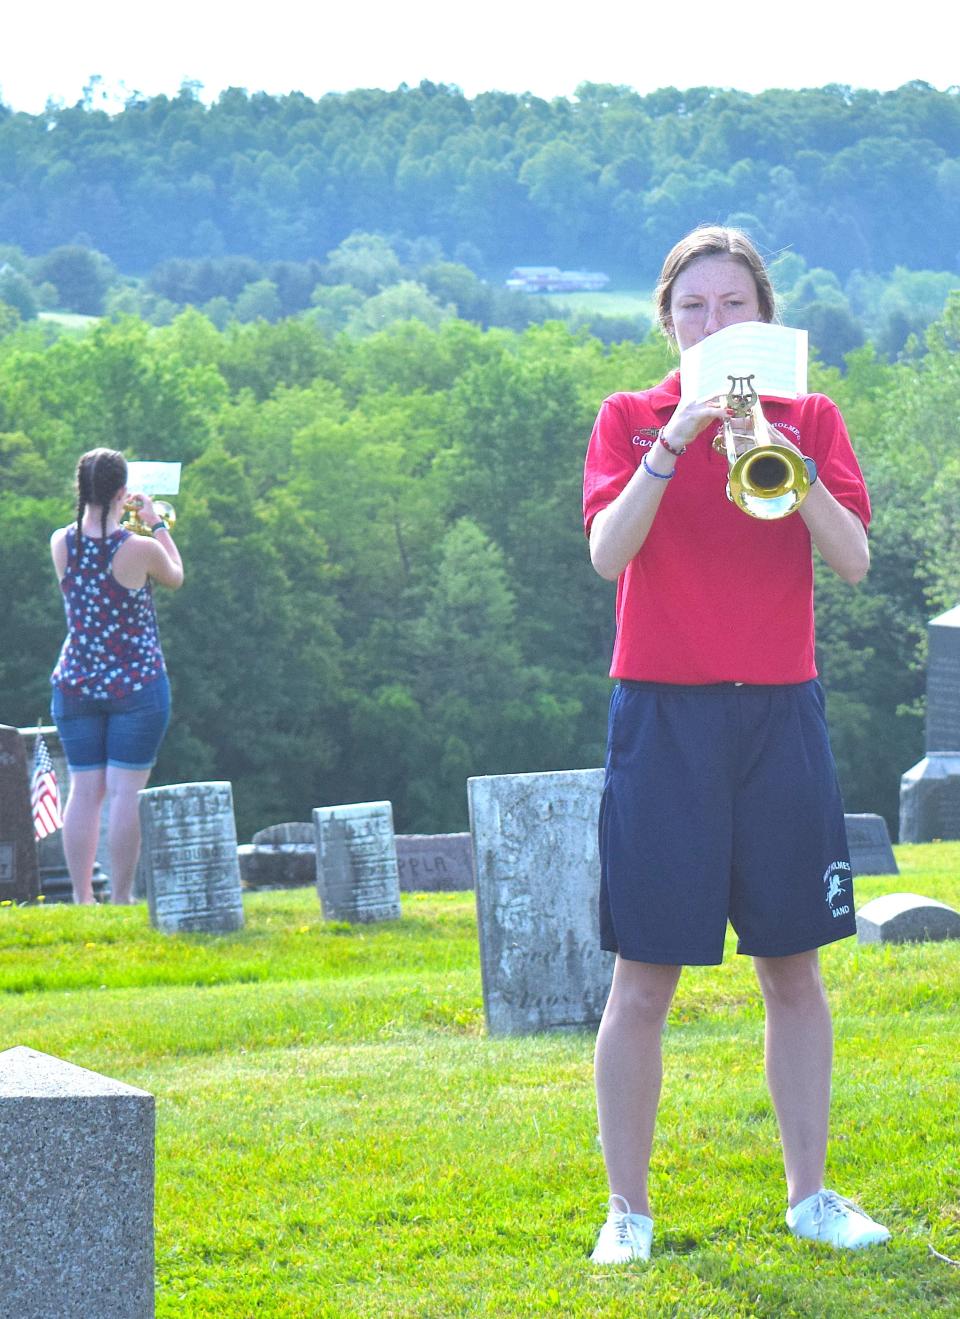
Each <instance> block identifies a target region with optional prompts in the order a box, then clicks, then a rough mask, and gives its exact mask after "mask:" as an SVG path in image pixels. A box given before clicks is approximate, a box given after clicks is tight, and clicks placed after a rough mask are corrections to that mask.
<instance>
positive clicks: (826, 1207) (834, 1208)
mask: <svg viewBox="0 0 960 1319" xmlns="http://www.w3.org/2000/svg"><path fill="white" fill-rule="evenodd" d="M860 1212H861V1211H860V1209H859V1208H858V1207H857V1206H856V1205H855V1204H854V1203H853V1201H852V1200H848V1199H847V1198H846V1196H844V1195H838V1194H837V1193H836V1191H819V1192H818V1193H817V1203H816V1207H815V1208H814V1211H813V1221H814V1223H815V1224H816V1226H817V1228H820V1227H822V1226H823V1222H824V1219H825V1218H827V1217H828V1216H829V1215H830V1214H838V1215H839V1216H840V1217H841V1218H846V1216H847V1215H848V1214H849V1213H854V1214H859V1213H860Z"/></svg>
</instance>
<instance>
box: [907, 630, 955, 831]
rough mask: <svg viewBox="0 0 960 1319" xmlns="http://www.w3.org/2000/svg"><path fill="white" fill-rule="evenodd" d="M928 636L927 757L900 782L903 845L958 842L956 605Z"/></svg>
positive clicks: (928, 632) (908, 771)
mask: <svg viewBox="0 0 960 1319" xmlns="http://www.w3.org/2000/svg"><path fill="white" fill-rule="evenodd" d="M927 637H928V642H929V651H928V658H927V754H926V755H925V756H924V758H923V760H921V761H919V762H918V763H917V764H916V765H914V766H913V767H912V768H911V769H909V770H907V772H906V774H904V775H903V777H902V778H901V780H900V841H901V842H902V843H929V842H931V841H932V840H933V839H934V838H960V606H958V607H957V608H956V609H950V610H948V611H947V613H945V614H941V615H940V616H939V617H938V618H934V619H931V621H930V623H929V624H928V625H927Z"/></svg>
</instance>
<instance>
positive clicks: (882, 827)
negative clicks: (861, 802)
mask: <svg viewBox="0 0 960 1319" xmlns="http://www.w3.org/2000/svg"><path fill="white" fill-rule="evenodd" d="M843 820H844V824H845V825H846V826H847V843H848V844H849V847H850V866H851V869H852V871H853V874H854V875H899V873H900V871H899V869H898V867H897V860H896V857H895V856H894V855H893V847H892V845H891V843H890V831H889V830H888V829H887V822H886V820H885V819H884V818H883V816H882V815H845V816H844V817H843Z"/></svg>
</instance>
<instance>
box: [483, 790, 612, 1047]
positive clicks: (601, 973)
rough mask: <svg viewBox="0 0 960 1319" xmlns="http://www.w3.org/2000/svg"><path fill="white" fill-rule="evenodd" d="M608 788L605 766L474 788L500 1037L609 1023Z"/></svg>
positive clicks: (487, 966)
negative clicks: (604, 795)
mask: <svg viewBox="0 0 960 1319" xmlns="http://www.w3.org/2000/svg"><path fill="white" fill-rule="evenodd" d="M602 788H603V770H601V769H585V770H570V771H566V772H558V773H544V774H505V775H491V776H489V777H485V778H472V779H469V780H468V781H467V793H468V799H469V804H470V830H471V834H472V836H473V849H474V869H475V875H476V892H477V920H478V926H479V935H480V966H481V972H482V977H483V1001H484V1008H485V1010H486V1017H487V1025H488V1028H489V1030H490V1032H491V1034H495V1035H508V1034H522V1033H525V1032H531V1031H542V1030H549V1029H554V1028H562V1027H578V1026H595V1025H596V1024H597V1022H598V1021H599V1020H600V1017H601V1015H602V1012H603V1007H604V1004H605V1002H606V999H607V994H608V992H609V988H610V979H611V976H612V973H613V956H612V954H610V953H605V952H602V951H601V949H600V935H599V930H598V917H597V907H598V894H599V886H600V862H599V856H598V851H597V816H598V812H599V807H600V794H601V791H602Z"/></svg>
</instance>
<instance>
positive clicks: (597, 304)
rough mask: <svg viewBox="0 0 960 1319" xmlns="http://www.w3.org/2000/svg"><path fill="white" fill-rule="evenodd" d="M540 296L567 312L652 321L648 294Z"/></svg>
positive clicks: (652, 314)
mask: <svg viewBox="0 0 960 1319" xmlns="http://www.w3.org/2000/svg"><path fill="white" fill-rule="evenodd" d="M541 296H543V297H545V298H546V300H547V301H548V302H550V303H552V304H553V305H555V306H556V307H558V308H560V307H563V308H564V309H565V310H569V311H585V312H597V313H599V314H600V315H603V316H646V317H647V318H648V320H653V319H654V311H653V302H652V301H651V299H650V294H649V293H641V292H639V291H637V290H630V289H624V290H622V291H620V290H618V291H616V292H611V293H545V294H542V295H541Z"/></svg>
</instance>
